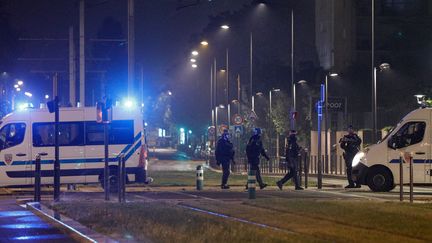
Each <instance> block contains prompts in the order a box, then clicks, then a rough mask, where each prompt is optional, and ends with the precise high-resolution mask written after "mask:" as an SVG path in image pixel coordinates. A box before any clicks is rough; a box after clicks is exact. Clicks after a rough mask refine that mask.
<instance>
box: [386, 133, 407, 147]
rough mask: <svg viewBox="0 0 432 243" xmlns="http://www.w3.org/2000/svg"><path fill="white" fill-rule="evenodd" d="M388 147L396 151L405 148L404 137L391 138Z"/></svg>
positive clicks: (395, 136)
mask: <svg viewBox="0 0 432 243" xmlns="http://www.w3.org/2000/svg"><path fill="white" fill-rule="evenodd" d="M387 146H388V147H389V148H391V149H394V150H396V149H400V148H403V147H405V144H404V142H403V139H402V136H400V135H396V134H395V135H393V136H391V137H390V138H389V140H388V143H387Z"/></svg>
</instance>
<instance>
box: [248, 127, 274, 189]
mask: <svg viewBox="0 0 432 243" xmlns="http://www.w3.org/2000/svg"><path fill="white" fill-rule="evenodd" d="M261 155H262V156H264V158H266V159H267V161H270V158H269V157H268V156H267V154H266V152H265V149H264V146H263V144H262V141H261V128H255V129H254V134H253V135H252V137H251V138H250V139H249V142H248V144H247V146H246V156H247V159H248V164H249V166H250V169H251V170H255V172H256V180H257V182H258V184H259V187H260V189H264V188H265V187H266V186H267V184H266V183H264V182H263V180H262V178H261V171H260V168H259V163H260V156H261ZM247 188H248V186H247V184H246V189H247Z"/></svg>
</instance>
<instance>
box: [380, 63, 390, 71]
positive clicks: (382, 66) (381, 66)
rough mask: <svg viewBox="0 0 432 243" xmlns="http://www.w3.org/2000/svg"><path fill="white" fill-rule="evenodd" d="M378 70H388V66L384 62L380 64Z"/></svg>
mask: <svg viewBox="0 0 432 243" xmlns="http://www.w3.org/2000/svg"><path fill="white" fill-rule="evenodd" d="M379 68H380V70H381V71H383V70H387V69H390V64H388V63H386V62H384V63H381V65H379Z"/></svg>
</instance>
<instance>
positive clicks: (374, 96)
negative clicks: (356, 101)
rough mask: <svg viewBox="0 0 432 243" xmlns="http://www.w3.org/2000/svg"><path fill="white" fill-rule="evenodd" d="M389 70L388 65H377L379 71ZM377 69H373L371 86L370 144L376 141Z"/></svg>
mask: <svg viewBox="0 0 432 243" xmlns="http://www.w3.org/2000/svg"><path fill="white" fill-rule="evenodd" d="M389 68H390V64H388V63H382V64H381V65H379V69H380V71H384V70H387V69H389ZM376 86H377V68H376V67H374V68H373V85H372V120H373V127H372V128H373V129H372V142H374V143H375V142H376V141H377V137H378V126H377V123H378V122H377V88H376Z"/></svg>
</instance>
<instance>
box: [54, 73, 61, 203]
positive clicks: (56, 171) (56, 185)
mask: <svg viewBox="0 0 432 243" xmlns="http://www.w3.org/2000/svg"><path fill="white" fill-rule="evenodd" d="M57 86H58V75H57V73H56V74H54V77H53V97H54V133H55V135H54V144H55V147H54V201H56V202H58V201H59V200H60V159H59V157H60V156H59V155H60V144H59V122H60V115H59V99H58V89H57Z"/></svg>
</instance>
